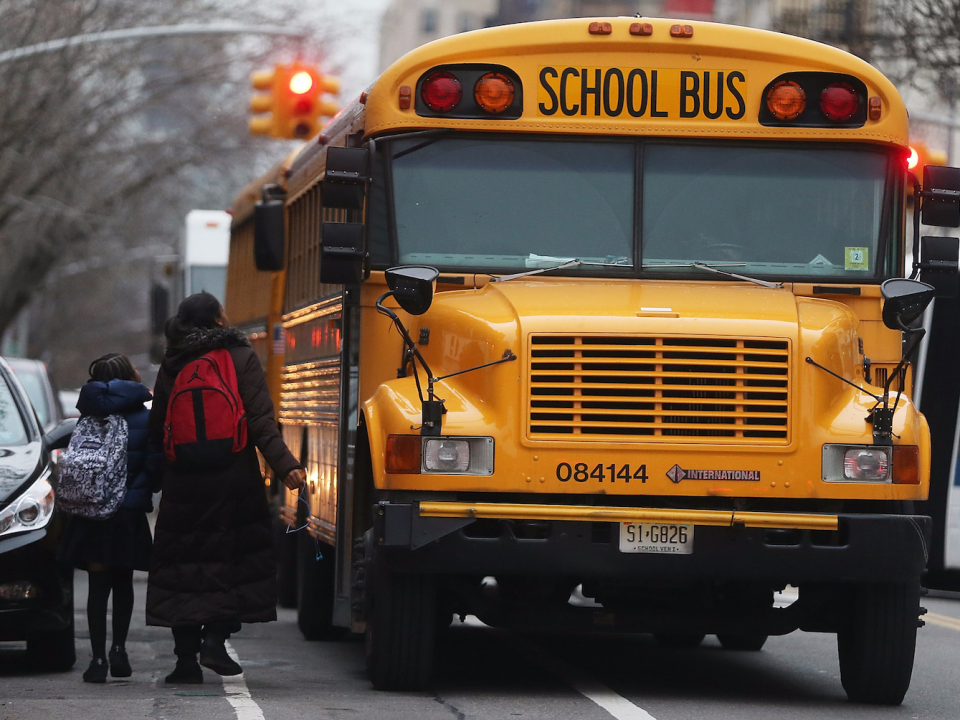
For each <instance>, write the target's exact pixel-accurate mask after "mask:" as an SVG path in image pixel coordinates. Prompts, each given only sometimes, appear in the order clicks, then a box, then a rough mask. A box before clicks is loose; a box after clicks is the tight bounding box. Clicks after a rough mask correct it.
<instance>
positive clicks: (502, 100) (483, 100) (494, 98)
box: [473, 73, 515, 115]
mask: <svg viewBox="0 0 960 720" xmlns="http://www.w3.org/2000/svg"><path fill="white" fill-rule="evenodd" d="M514 95H515V90H514V89H513V83H512V82H511V81H510V78H508V77H507V76H506V75H503V74H502V73H487V74H486V75H484V76H483V77H482V78H480V79H479V80H477V84H476V85H474V87H473V98H474V100H476V101H477V105H479V106H480V107H482V108H483V109H484V110H486V111H487V112H488V113H492V114H494V115H496V114H498V113H502V112H503V111H504V110H506V109H507V108H508V107H510V105H511V104H512V103H513V98H514Z"/></svg>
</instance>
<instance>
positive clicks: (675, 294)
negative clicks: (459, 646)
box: [231, 18, 960, 704]
mask: <svg viewBox="0 0 960 720" xmlns="http://www.w3.org/2000/svg"><path fill="white" fill-rule="evenodd" d="M907 142H908V121H907V113H906V110H905V107H904V104H903V101H902V100H901V98H900V96H899V95H898V93H897V91H896V89H895V88H894V86H893V85H892V84H891V83H890V82H889V81H888V80H887V79H886V78H884V77H883V76H882V75H881V74H880V73H879V72H877V70H875V69H874V68H873V67H871V66H870V65H868V64H867V63H865V62H862V61H860V60H859V59H857V58H855V57H853V56H851V55H849V54H846V53H844V52H842V51H840V50H837V49H834V48H830V47H827V46H824V45H820V44H817V43H814V42H810V41H806V40H801V39H798V38H793V37H789V36H785V35H780V34H775V33H770V32H766V31H760V30H754V29H748V28H740V27H729V26H724V25H719V24H710V23H695V22H677V21H671V20H666V19H636V18H611V19H574V20H560V21H550V22H542V23H531V24H519V25H511V26H507V27H498V28H495V29H487V30H480V31H477V32H471V33H465V34H462V35H458V36H456V37H453V38H448V39H444V40H439V41H436V42H433V43H430V44H428V45H425V46H423V47H421V48H419V49H417V50H414V51H413V52H411V53H409V54H408V55H406V56H405V57H403V58H401V59H400V60H398V61H397V62H396V63H394V64H393V65H392V66H391V67H390V68H388V69H387V70H386V72H384V74H383V75H382V76H381V77H380V78H379V79H377V80H376V81H375V82H374V83H373V84H372V85H371V87H370V88H369V90H368V91H367V92H365V93H363V95H361V97H360V98H359V99H358V100H357V101H356V102H354V103H353V104H351V105H349V106H348V107H347V108H345V109H344V110H343V111H342V112H341V114H340V115H339V116H338V117H337V118H335V119H334V120H333V121H332V122H331V124H330V125H329V126H328V127H327V128H326V129H325V130H324V132H323V133H322V134H321V135H320V136H319V137H317V138H315V139H314V140H313V141H311V142H310V143H308V145H307V146H306V147H305V148H304V150H303V151H302V152H301V153H300V155H299V156H298V157H297V159H296V160H295V161H294V163H293V165H292V166H291V168H290V172H289V178H288V183H287V188H286V189H287V195H286V200H285V203H286V206H285V207H286V210H285V233H278V232H272V233H271V232H264V233H263V234H262V235H260V236H258V237H257V239H256V241H257V244H258V247H261V248H268V249H269V248H272V249H273V250H274V251H277V252H280V251H282V252H284V253H285V254H284V260H285V262H284V267H285V273H286V275H285V283H284V289H283V291H284V299H283V316H282V322H283V327H284V329H285V338H286V351H285V361H284V367H283V371H282V382H281V387H280V390H279V394H278V396H277V404H278V406H279V409H280V410H279V413H280V417H281V421H282V423H283V430H284V433H285V436H286V438H287V441H288V443H289V444H290V445H291V447H293V448H294V449H295V451H296V452H299V453H300V455H301V457H302V458H303V459H304V462H305V465H306V468H307V475H308V492H307V493H306V494H305V497H304V498H298V497H296V496H295V495H293V494H289V493H288V496H287V497H286V500H285V503H284V505H285V507H284V509H283V511H282V518H283V522H284V523H286V524H287V525H289V526H291V529H294V528H303V529H302V530H298V531H297V532H296V533H291V535H293V536H295V537H296V538H297V540H296V543H295V545H296V547H295V548H289V549H288V550H287V552H289V553H292V556H293V557H294V558H295V560H294V565H295V567H296V573H295V575H296V580H295V583H294V584H295V589H296V593H295V594H296V596H297V609H298V616H299V620H300V627H301V629H302V630H303V632H304V634H305V635H307V636H308V637H317V638H319V637H331V636H333V635H336V634H337V633H338V632H340V631H343V630H345V629H352V630H354V631H361V630H362V631H364V632H365V633H366V641H367V650H368V652H367V663H368V670H369V674H370V677H371V679H372V681H373V684H374V686H375V687H377V688H381V689H411V688H418V687H422V686H423V685H424V684H425V683H427V682H428V681H429V678H430V674H431V671H432V663H433V646H434V641H435V637H436V635H437V633H439V632H441V631H442V629H443V628H444V627H445V626H446V625H448V624H449V621H450V619H451V618H452V617H453V616H454V615H455V614H456V615H465V614H473V615H476V616H477V617H478V618H480V619H481V620H482V621H483V622H485V623H487V624H489V625H493V626H497V627H505V628H511V627H516V628H525V629H533V628H554V629H555V628H565V629H578V630H588V629H597V630H602V631H604V632H610V631H617V630H620V631H624V632H642V633H653V634H654V635H655V637H656V638H657V639H658V640H659V641H660V642H662V643H663V644H665V645H672V646H689V647H693V646H696V645H698V644H699V643H700V642H701V641H702V640H703V638H704V637H705V635H706V634H714V635H716V636H717V637H718V638H719V641H720V643H721V644H722V645H723V646H724V647H726V648H736V649H743V650H759V649H760V648H761V647H762V646H763V644H764V642H765V641H766V639H767V637H768V636H770V635H782V634H786V633H789V632H792V631H794V630H798V629H799V630H805V631H816V632H829V633H835V634H836V635H837V638H838V649H839V657H840V668H841V677H842V682H843V686H844V688H845V689H846V691H847V693H848V695H849V697H850V698H851V699H853V700H855V701H862V702H872V703H888V704H897V703H899V702H901V700H902V698H903V696H904V693H905V692H906V690H907V688H908V686H909V682H910V676H911V672H912V667H913V655H914V645H915V639H916V632H917V627H918V624H919V621H918V618H919V615H920V613H921V608H920V606H919V597H920V591H921V586H920V577H921V573H922V572H923V569H924V563H925V553H926V550H925V548H926V542H927V537H928V536H929V530H930V521H929V518H927V517H923V516H918V515H916V514H914V512H913V509H912V502H913V501H915V500H921V499H923V498H925V497H926V496H927V492H928V486H929V457H930V442H929V430H928V427H927V425H926V422H925V420H924V418H923V416H922V415H921V414H920V413H919V412H918V411H917V409H916V407H915V405H914V404H913V402H912V400H911V388H912V382H913V379H912V373H911V362H910V361H911V357H912V356H913V354H914V351H915V348H916V343H917V341H918V340H919V337H920V336H921V335H922V329H918V328H919V323H920V319H921V314H922V312H923V310H924V308H925V307H926V305H927V304H928V303H929V302H930V300H931V298H932V296H933V295H934V294H936V293H940V292H949V291H950V287H951V286H952V285H954V284H955V279H956V248H955V244H954V247H953V249H952V250H951V249H950V247H948V246H947V245H945V244H944V243H943V242H941V241H942V240H943V239H942V238H924V240H923V243H921V242H920V240H919V222H920V217H919V216H920V203H921V202H922V203H923V205H922V208H923V220H924V222H926V223H927V224H941V225H950V224H951V223H953V221H954V220H956V221H957V223H956V224H960V205H958V203H957V195H960V193H957V192H956V191H955V190H956V189H960V184H958V183H957V180H958V173H960V171H956V170H953V169H950V168H933V169H929V170H930V177H929V178H927V177H926V175H925V182H924V187H923V189H922V191H921V190H920V188H919V184H918V183H917V181H916V178H914V177H913V176H912V175H911V174H910V173H909V172H908V170H907V168H906V165H905V158H906V155H907V152H908V145H907ZM908 198H912V200H910V203H911V204H909V205H908ZM911 208H913V209H914V210H915V212H913V217H916V218H917V219H916V221H915V223H913V224H912V225H913V226H912V227H911V223H908V221H907V220H908V218H909V217H911V215H910V212H911ZM911 231H912V232H911ZM910 249H912V250H913V252H912V258H913V260H912V264H911V265H910V266H909V267H907V266H906V262H907V261H906V257H907V251H908V250H910ZM263 252H267V250H263ZM231 262H232V260H231ZM908 275H909V276H910V277H906V276H908ZM921 276H922V278H923V282H921V281H920V279H919V278H920V277H921ZM307 506H309V510H307ZM787 586H792V587H793V588H797V589H798V596H797V599H796V600H795V601H794V602H793V603H792V604H790V605H789V606H788V607H782V606H781V605H782V603H775V601H774V600H775V593H777V592H778V591H781V590H783V589H784V588H786V587H787ZM575 590H576V591H577V597H579V595H582V596H583V597H584V598H586V599H587V600H588V601H590V602H587V603H586V604H584V602H582V601H579V602H576V603H572V602H571V601H570V598H571V594H572V593H574V591H575Z"/></svg>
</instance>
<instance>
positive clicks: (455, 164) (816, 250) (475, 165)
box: [390, 136, 897, 282]
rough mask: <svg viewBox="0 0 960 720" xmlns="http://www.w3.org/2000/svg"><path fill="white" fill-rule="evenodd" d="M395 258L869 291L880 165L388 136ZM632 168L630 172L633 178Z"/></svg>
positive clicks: (883, 177) (638, 146) (863, 157)
mask: <svg viewBox="0 0 960 720" xmlns="http://www.w3.org/2000/svg"><path fill="white" fill-rule="evenodd" d="M390 147H391V157H392V165H391V173H392V175H391V184H392V196H393V209H394V221H395V222H394V226H395V231H396V242H397V254H396V261H398V262H400V263H403V264H428V265H435V266H437V267H440V268H449V269H454V270H455V269H468V268H469V269H474V270H476V269H480V270H483V269H490V270H501V271H507V272H509V271H510V270H513V269H516V268H522V269H535V268H544V267H557V266H559V265H562V264H564V263H565V262H566V261H570V260H573V259H576V260H580V261H582V262H580V263H569V264H567V265H565V266H564V267H562V268H560V267H557V272H558V273H561V274H590V275H604V274H607V275H609V274H617V275H623V274H625V273H634V274H635V273H636V271H637V270H639V271H640V272H641V273H642V274H644V275H663V274H665V273H682V274H685V275H687V276H691V275H707V273H706V272H704V271H703V268H697V267H695V266H694V264H695V263H706V264H712V265H715V266H716V267H719V268H723V269H727V270H729V271H731V272H734V273H737V274H740V275H747V276H750V277H764V278H767V279H782V278H797V279H800V278H812V279H814V280H822V279H827V278H834V279H836V280H839V281H844V282H859V281H864V280H866V281H871V280H872V281H874V282H876V281H877V280H878V279H881V278H882V277H883V276H884V273H889V272H891V270H890V269H889V268H890V267H891V264H890V263H885V262H884V261H885V260H886V259H887V258H885V257H883V256H884V254H885V253H886V252H888V251H889V247H890V244H889V243H890V241H891V240H893V239H894V238H893V233H894V232H896V231H895V230H894V229H893V228H895V226H896V225H897V223H896V222H895V218H893V217H892V216H890V215H889V209H890V208H892V207H894V206H895V203H894V202H893V201H892V197H893V194H892V192H893V182H892V181H893V179H894V174H893V164H892V155H891V154H890V153H888V152H886V151H884V150H882V149H874V148H866V147H864V148H860V147H858V148H853V147H851V146H849V145H844V146H840V145H836V146H824V145H817V146H810V145H806V144H805V145H800V144H790V145H785V144H782V143H780V144H772V143H771V144H769V145H762V146H761V145H758V144H746V143H730V144H726V145H723V146H721V145H716V144H714V145H709V144H703V143H695V142H687V141H683V142H681V141H674V142H666V141H658V140H636V141H632V140H622V141H599V140H590V141H584V140H577V141H570V140H544V139H521V140H518V139H513V138H509V139H507V138H503V137H499V138H498V137H489V136H488V137H439V138H438V137H422V136H421V137H416V138H405V139H399V140H394V141H392V142H391V144H390ZM637 168H640V172H639V174H638V171H637Z"/></svg>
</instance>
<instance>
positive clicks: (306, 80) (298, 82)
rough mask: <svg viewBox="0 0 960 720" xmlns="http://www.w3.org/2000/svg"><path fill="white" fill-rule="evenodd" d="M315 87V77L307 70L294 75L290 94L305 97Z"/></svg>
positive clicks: (291, 79)
mask: <svg viewBox="0 0 960 720" xmlns="http://www.w3.org/2000/svg"><path fill="white" fill-rule="evenodd" d="M312 87H313V76H312V75H311V74H310V73H308V72H307V71H306V70H301V71H300V72H297V73H294V74H293V76H292V77H291V78H290V92H292V93H294V94H296V95H303V94H304V93H308V92H310V88H312Z"/></svg>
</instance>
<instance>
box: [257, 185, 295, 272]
mask: <svg viewBox="0 0 960 720" xmlns="http://www.w3.org/2000/svg"><path fill="white" fill-rule="evenodd" d="M260 193H261V200H260V201H259V202H258V203H257V204H256V205H254V206H253V260H254V263H255V264H256V266H257V270H262V271H269V272H276V271H278V270H283V259H284V258H283V253H284V244H285V240H284V230H285V228H284V217H283V214H284V199H285V198H286V195H287V194H286V192H285V191H284V190H283V189H282V188H281V187H280V186H279V185H264V186H263V188H262V189H261V191H260Z"/></svg>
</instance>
